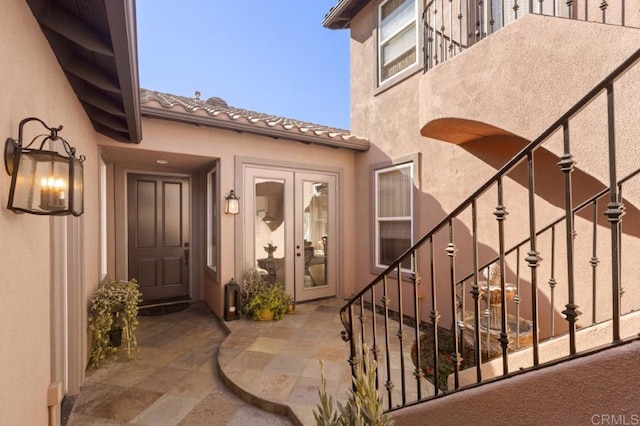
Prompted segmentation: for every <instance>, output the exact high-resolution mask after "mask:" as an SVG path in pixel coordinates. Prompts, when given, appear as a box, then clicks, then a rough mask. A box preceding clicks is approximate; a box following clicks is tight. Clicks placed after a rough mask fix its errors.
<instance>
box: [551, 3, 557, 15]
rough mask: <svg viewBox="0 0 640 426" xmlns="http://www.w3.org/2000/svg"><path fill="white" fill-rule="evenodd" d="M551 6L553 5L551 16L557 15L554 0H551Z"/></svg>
mask: <svg viewBox="0 0 640 426" xmlns="http://www.w3.org/2000/svg"><path fill="white" fill-rule="evenodd" d="M551 6H552V7H553V16H558V14H557V13H556V1H555V0H551Z"/></svg>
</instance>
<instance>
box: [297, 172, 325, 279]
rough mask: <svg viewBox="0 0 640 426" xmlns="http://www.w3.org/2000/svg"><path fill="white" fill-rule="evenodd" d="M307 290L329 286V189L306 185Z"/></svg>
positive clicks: (321, 183) (322, 183) (314, 184)
mask: <svg viewBox="0 0 640 426" xmlns="http://www.w3.org/2000/svg"><path fill="white" fill-rule="evenodd" d="M302 191H303V194H302V198H303V200H302V201H303V203H302V206H303V209H302V215H303V218H302V219H303V233H304V287H305V288H309V287H319V286H324V285H326V276H327V242H328V236H327V232H328V229H327V228H328V225H327V218H328V206H329V202H328V201H329V199H328V185H327V184H326V183H325V182H314V181H304V182H303V190H302Z"/></svg>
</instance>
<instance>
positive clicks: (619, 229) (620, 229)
mask: <svg viewBox="0 0 640 426" xmlns="http://www.w3.org/2000/svg"><path fill="white" fill-rule="evenodd" d="M622 200H623V198H622V182H621V183H619V184H618V202H619V203H622ZM623 226H624V222H623V221H620V224H619V225H618V253H619V254H618V257H619V258H620V259H622V227H623ZM620 267H622V260H621V261H620ZM622 296H624V281H623V277H622V274H620V298H621V300H622ZM620 309H621V311H620V314H621V315H622V305H621V306H620Z"/></svg>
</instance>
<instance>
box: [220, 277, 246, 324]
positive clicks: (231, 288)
mask: <svg viewBox="0 0 640 426" xmlns="http://www.w3.org/2000/svg"><path fill="white" fill-rule="evenodd" d="M241 308H242V296H241V288H240V285H239V284H238V283H237V282H236V280H234V279H233V278H231V281H229V282H228V283H227V284H225V286H224V320H225V321H234V320H237V319H240V311H241Z"/></svg>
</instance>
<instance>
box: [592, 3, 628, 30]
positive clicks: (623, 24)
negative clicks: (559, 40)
mask: <svg viewBox="0 0 640 426" xmlns="http://www.w3.org/2000/svg"><path fill="white" fill-rule="evenodd" d="M622 1H623V2H624V0H622ZM584 20H585V21H588V20H589V0H584ZM623 25H624V24H623Z"/></svg>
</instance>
